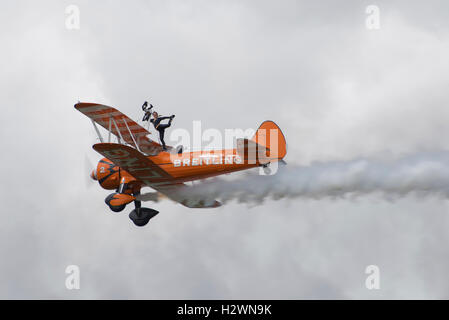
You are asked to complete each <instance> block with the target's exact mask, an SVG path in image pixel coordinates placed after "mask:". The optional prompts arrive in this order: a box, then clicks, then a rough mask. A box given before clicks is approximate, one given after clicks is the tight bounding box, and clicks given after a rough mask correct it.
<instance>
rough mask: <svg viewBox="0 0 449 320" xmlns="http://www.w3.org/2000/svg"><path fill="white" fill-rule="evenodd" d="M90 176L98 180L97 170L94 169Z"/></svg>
mask: <svg viewBox="0 0 449 320" xmlns="http://www.w3.org/2000/svg"><path fill="white" fill-rule="evenodd" d="M90 177H91V178H92V180H97V170H95V169H94V170H92V172H91V173H90Z"/></svg>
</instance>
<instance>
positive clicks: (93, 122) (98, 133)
mask: <svg viewBox="0 0 449 320" xmlns="http://www.w3.org/2000/svg"><path fill="white" fill-rule="evenodd" d="M91 121H92V124H93V125H94V128H95V131H96V132H97V135H98V138H99V139H100V141H101V143H103V142H104V141H103V137H102V136H101V133H100V131H99V130H98V127H97V125H96V124H95V121H94V120H93V119H92V120H91Z"/></svg>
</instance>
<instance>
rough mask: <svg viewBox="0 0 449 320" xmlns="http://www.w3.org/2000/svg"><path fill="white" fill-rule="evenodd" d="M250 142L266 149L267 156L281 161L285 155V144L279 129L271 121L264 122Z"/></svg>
mask: <svg viewBox="0 0 449 320" xmlns="http://www.w3.org/2000/svg"><path fill="white" fill-rule="evenodd" d="M251 140H252V141H254V142H255V143H257V144H258V145H262V146H264V147H266V148H267V156H268V157H269V158H271V159H278V160H281V159H283V158H284V157H285V155H286V154H287V142H286V141H285V137H284V134H283V133H282V130H281V128H279V127H278V125H277V124H276V123H274V122H273V121H269V120H268V121H264V122H263V123H262V124H261V125H260V127H259V129H257V131H256V133H255V134H254V136H253V137H252V138H251Z"/></svg>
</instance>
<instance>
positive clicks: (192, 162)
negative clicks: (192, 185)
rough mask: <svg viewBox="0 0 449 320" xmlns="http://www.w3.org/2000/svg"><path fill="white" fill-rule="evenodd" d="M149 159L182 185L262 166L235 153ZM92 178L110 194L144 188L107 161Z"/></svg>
mask: <svg viewBox="0 0 449 320" xmlns="http://www.w3.org/2000/svg"><path fill="white" fill-rule="evenodd" d="M147 158H148V159H150V160H151V161H152V162H153V163H154V164H155V165H157V166H158V167H160V168H161V169H163V170H164V171H165V172H167V174H168V175H169V176H170V177H171V178H170V179H176V180H177V181H178V182H180V183H181V182H187V181H194V180H199V179H205V178H209V177H214V176H219V175H222V174H227V173H231V172H236V171H240V170H246V169H250V168H253V167H258V166H260V163H259V161H257V160H250V159H248V158H247V157H245V156H244V155H240V154H239V153H238V152H237V150H236V149H224V150H210V151H194V152H184V153H181V154H176V153H175V154H174V153H169V152H161V153H159V154H158V155H156V156H148V157H147ZM149 169H151V168H149ZM92 178H94V179H95V180H98V181H99V183H100V185H101V186H102V187H103V188H104V189H108V190H113V189H117V188H118V186H119V185H120V183H121V182H123V181H125V182H126V183H128V184H130V183H132V184H134V185H137V186H144V185H145V184H144V183H143V182H142V181H139V180H138V179H136V178H135V177H133V176H132V175H131V174H130V173H128V172H127V171H126V170H123V169H122V168H120V167H118V166H116V165H115V164H113V163H112V161H110V160H108V159H107V158H103V159H101V160H100V161H99V162H98V165H97V168H96V169H95V170H94V171H93V172H92Z"/></svg>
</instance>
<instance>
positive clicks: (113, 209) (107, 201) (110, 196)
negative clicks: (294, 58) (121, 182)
mask: <svg viewBox="0 0 449 320" xmlns="http://www.w3.org/2000/svg"><path fill="white" fill-rule="evenodd" d="M114 195H115V193H112V194H110V195H108V196H107V197H106V199H105V200H104V202H105V203H106V204H107V205H108V207H109V209H111V210H112V211H114V212H120V211H123V209H125V207H126V204H122V205H121V206H113V205H111V204H110V203H111V200H112V198H113V197H114Z"/></svg>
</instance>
